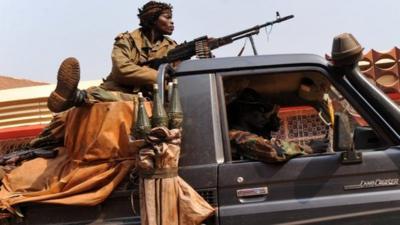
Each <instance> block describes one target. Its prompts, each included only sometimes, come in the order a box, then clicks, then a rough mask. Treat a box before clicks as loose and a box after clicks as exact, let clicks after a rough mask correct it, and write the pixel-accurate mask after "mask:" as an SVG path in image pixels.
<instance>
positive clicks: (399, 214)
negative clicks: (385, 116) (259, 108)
mask: <svg viewBox="0 0 400 225" xmlns="http://www.w3.org/2000/svg"><path fill="white" fill-rule="evenodd" d="M318 73H319V72H318ZM318 73H314V72H312V71H297V72H286V73H282V72H280V73H275V74H274V73H262V74H256V75H254V76H249V75H247V76H245V75H243V76H235V77H234V78H232V77H229V76H228V78H227V79H225V78H223V79H224V80H223V83H224V88H225V89H224V90H225V98H224V99H225V101H227V102H225V104H227V105H229V104H230V102H229V101H231V100H230V96H235V92H237V91H240V89H241V88H240V87H239V88H237V87H232V86H230V85H231V84H230V83H229V82H230V81H232V80H235V79H237V78H238V79H239V78H240V79H244V80H245V81H246V83H247V84H246V88H252V89H254V90H256V91H257V92H259V93H260V94H262V95H264V96H266V97H268V99H270V100H272V101H275V104H279V105H280V106H281V111H282V110H283V111H284V110H286V117H285V115H284V113H285V111H284V112H283V113H281V112H280V116H281V117H283V121H281V130H280V131H279V132H278V133H276V134H275V135H276V136H275V137H276V138H281V139H286V140H289V141H292V142H297V143H300V144H305V145H310V141H311V140H313V139H316V138H317V139H318V138H320V136H319V135H320V134H321V132H320V133H319V131H321V130H322V133H323V132H326V135H325V137H324V138H327V139H328V140H329V147H327V148H326V150H325V151H324V152H322V153H313V154H308V155H304V156H300V157H295V158H293V159H290V160H288V161H287V162H284V163H282V162H280V163H279V162H277V163H265V162H260V161H252V160H248V159H246V158H245V157H243V156H239V157H236V158H235V156H233V158H232V155H231V156H229V155H226V159H227V160H226V161H225V163H223V164H221V165H220V166H219V170H218V198H219V221H220V224H222V225H225V224H229V225H236V224H237V225H239V224H246V225H256V224H257V225H258V224H311V223H321V224H397V223H398V221H399V220H400V186H399V172H398V171H399V166H400V151H399V148H398V147H396V146H393V144H390V143H387V142H386V141H382V140H381V138H380V136H379V132H377V130H376V129H375V128H376V125H375V127H374V128H370V127H368V121H371V119H374V116H373V115H372V116H371V115H368V114H366V113H365V112H366V111H372V108H368V107H370V106H368V104H365V103H363V102H358V103H357V104H356V105H355V106H357V110H358V111H362V112H363V113H362V114H363V115H367V116H366V118H365V120H364V117H363V116H360V115H359V114H358V113H357V111H356V109H355V108H356V107H355V106H354V108H353V107H352V106H353V105H350V104H348V102H349V101H350V100H351V99H349V101H347V100H345V99H343V98H342V97H343V96H349V95H352V94H354V95H355V94H356V93H353V90H352V89H351V88H350V87H349V86H346V84H341V83H335V81H334V80H333V79H332V78H329V77H326V78H327V79H326V80H324V79H325V78H323V77H324V75H323V74H318ZM304 79H310V80H311V81H312V82H313V83H314V84H316V86H315V87H314V86H313V87H311V88H310V89H308V90H309V91H311V92H309V93H301V90H299V88H302V87H301V86H302V80H304ZM327 80H328V81H329V83H326V81H327ZM282 81H285V82H284V84H282ZM236 83H237V82H236ZM327 85H328V86H327ZM235 88H236V89H235ZM304 88H307V87H304ZM337 90H341V92H339V91H337ZM313 91H315V93H312V92H313ZM321 91H322V92H323V93H322V92H321ZM332 91H334V93H333V92H332ZM343 91H344V92H345V93H342V92H343ZM307 94H308V95H307ZM319 94H322V95H321V96H320V97H322V98H321V99H323V98H324V97H325V98H326V99H329V101H330V103H329V107H327V108H331V109H333V111H335V112H340V113H342V114H341V115H342V117H343V116H346V118H348V119H349V121H348V123H345V124H346V126H347V127H348V128H349V129H348V131H350V132H349V135H355V136H358V137H354V139H355V140H354V141H355V142H357V143H354V142H353V141H352V139H351V136H350V137H347V139H349V140H350V142H351V143H350V144H349V145H348V147H352V148H353V149H354V145H357V146H356V147H357V148H358V150H360V149H361V150H360V152H361V155H357V156H360V158H357V159H356V158H354V161H348V160H347V158H346V155H345V154H343V153H344V152H343V150H344V148H343V146H339V145H338V143H334V142H335V141H338V140H335V141H334V140H333V136H334V135H333V134H334V133H335V130H334V129H339V128H338V126H329V124H326V125H327V126H326V127H325V128H326V130H325V131H324V129H325V128H321V129H319V126H321V124H324V123H327V122H328V123H329V121H326V117H325V119H324V116H321V114H322V113H323V112H321V111H323V110H319V108H318V107H317V105H318V104H317V105H316V104H314V103H315V102H314V103H312V101H311V100H313V99H317V97H319V96H317V95H319ZM341 94H343V96H342V95H341ZM307 96H308V97H307ZM335 96H336V97H338V96H339V97H340V98H339V97H338V99H333V98H336V97H335ZM233 99H234V97H233ZM318 99H319V98H318ZM335 101H337V102H335ZM341 101H343V102H341ZM335 104H337V105H335ZM346 104H348V105H346ZM309 107H311V108H312V109H310V108H309ZM360 107H365V108H360ZM359 109H361V110H359ZM304 110H306V111H307V110H310V112H309V113H305V112H304ZM313 110H314V112H312V111H313ZM331 113H332V112H331ZM296 114H297V116H296ZM328 115H329V114H328ZM228 116H229V115H228ZM336 118H337V119H338V118H339V117H336ZM367 118H368V121H367ZM281 119H282V118H281ZM330 122H332V121H330ZM335 122H338V121H335ZM375 122H376V121H375ZM227 123H228V122H227ZM322 126H323V125H322ZM342 126H343V123H342ZM225 129H226V130H225V133H228V129H229V124H228V126H226V127H225ZM335 134H336V135H337V134H338V132H336V133H335ZM339 137H340V138H341V139H340V140H342V141H343V140H344V139H343V138H345V136H344V135H343V134H340V135H339ZM226 138H228V137H226ZM367 139H368V140H370V142H369V143H368V141H365V140H367ZM342 141H338V142H341V143H342ZM383 142H384V143H383ZM231 147H232V146H231ZM232 148H233V147H232ZM232 148H230V149H229V148H227V149H228V152H229V151H231V150H232ZM228 154H229V153H228ZM346 160H347V161H346Z"/></svg>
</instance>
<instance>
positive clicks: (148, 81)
mask: <svg viewBox="0 0 400 225" xmlns="http://www.w3.org/2000/svg"><path fill="white" fill-rule="evenodd" d="M175 46H176V42H175V41H173V40H172V39H170V38H168V37H165V36H164V39H162V40H161V41H158V42H157V43H155V44H151V42H150V41H149V40H148V39H147V38H146V37H145V36H144V34H143V33H142V31H141V30H140V29H137V30H134V31H133V32H131V33H128V32H125V33H122V34H120V35H118V36H117V37H116V38H115V43H114V47H113V51H112V55H111V56H112V57H111V58H112V70H111V73H110V75H108V77H107V78H106V79H105V80H104V82H103V83H102V84H101V85H100V86H99V87H90V88H88V89H86V90H84V91H85V92H86V97H85V99H84V102H85V104H89V105H90V104H93V103H96V102H113V101H132V100H133V101H135V102H137V99H136V98H137V96H136V95H135V94H133V93H135V92H138V91H143V92H146V90H147V91H150V90H151V85H152V84H154V83H156V80H157V71H156V70H155V69H152V68H150V67H148V66H141V65H139V64H142V63H144V62H146V61H149V60H152V59H155V58H162V57H164V56H166V55H167V53H168V51H169V50H171V49H173V48H175ZM62 114H63V113H62ZM64 123H65V117H64V116H63V115H58V116H55V117H54V118H53V120H52V121H51V122H50V124H49V125H48V126H47V127H46V128H45V129H44V130H43V132H42V133H41V134H40V135H39V136H38V137H37V138H35V139H34V140H32V141H31V147H35V148H37V147H55V146H60V145H62V143H63V140H62V138H63V135H64V133H63V128H64V126H65V124H64Z"/></svg>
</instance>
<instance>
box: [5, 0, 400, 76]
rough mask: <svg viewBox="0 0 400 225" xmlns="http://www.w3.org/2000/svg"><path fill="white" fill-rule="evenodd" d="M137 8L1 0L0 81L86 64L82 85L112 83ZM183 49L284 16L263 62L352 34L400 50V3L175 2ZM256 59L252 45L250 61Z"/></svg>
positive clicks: (264, 45) (105, 1)
mask: <svg viewBox="0 0 400 225" xmlns="http://www.w3.org/2000/svg"><path fill="white" fill-rule="evenodd" d="M146 2H147V1H142V0H140V1H138V0H136V1H135V0H114V1H110V0H0V75H8V76H14V77H19V78H26V79H31V80H37V81H46V82H55V80H56V72H57V69H58V66H59V64H60V62H61V61H62V60H63V59H64V58H66V57H69V56H74V57H76V58H78V59H79V60H80V62H81V71H82V74H81V79H82V80H94V79H101V78H103V77H106V76H107V74H108V73H109V71H110V68H111V60H110V53H111V49H112V44H113V41H114V37H115V36H116V35H117V34H118V33H120V32H124V31H127V30H129V31H131V30H133V29H135V28H137V27H138V19H137V16H136V15H137V9H138V8H139V7H141V6H142V5H143V4H144V3H146ZM167 2H169V3H171V4H172V5H173V6H174V14H173V15H174V22H175V27H176V29H175V32H174V34H173V35H172V38H173V39H175V40H176V41H177V42H178V43H179V42H182V41H184V40H191V39H194V38H196V37H199V36H203V35H209V36H212V37H219V36H223V35H227V34H229V33H233V32H236V31H239V30H242V29H245V28H248V27H251V26H254V25H256V24H262V23H265V22H267V21H270V20H273V19H275V11H279V12H280V14H281V16H286V15H289V14H294V15H295V18H294V19H292V20H289V21H287V22H284V23H281V24H277V25H275V26H274V27H273V29H272V32H271V33H270V35H269V38H267V35H266V32H265V30H261V32H260V34H259V35H258V36H256V37H255V42H256V46H257V49H258V52H259V54H278V53H315V54H319V55H323V54H325V53H328V52H329V51H330V48H331V41H332V38H333V37H334V36H335V35H337V34H340V33H342V32H351V33H353V34H354V36H355V37H356V38H357V39H358V40H359V42H360V43H361V44H362V45H364V47H365V48H366V50H368V49H370V48H374V49H376V50H378V51H386V50H388V49H390V48H392V47H393V46H400V44H399V42H400V28H399V24H400V1H395V0H379V1H377V0H303V1H300V0H275V1H273V0H247V1H244V0H198V1H194V0H179V1H178V0H171V1H167ZM243 43H244V41H238V42H237V43H234V44H231V45H229V46H225V47H222V48H220V49H218V50H217V51H214V54H215V55H216V56H217V57H223V56H234V55H237V53H238V52H239V50H240V48H241V47H242V45H243ZM250 54H252V51H251V46H250V43H247V48H246V51H245V55H250Z"/></svg>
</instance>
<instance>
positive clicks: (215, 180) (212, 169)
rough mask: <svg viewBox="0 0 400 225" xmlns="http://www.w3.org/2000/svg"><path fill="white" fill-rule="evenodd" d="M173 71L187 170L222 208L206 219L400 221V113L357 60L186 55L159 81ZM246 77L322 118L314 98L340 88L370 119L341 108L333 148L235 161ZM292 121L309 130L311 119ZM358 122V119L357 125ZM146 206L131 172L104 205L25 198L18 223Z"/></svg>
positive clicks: (286, 104) (81, 218)
mask: <svg viewBox="0 0 400 225" xmlns="http://www.w3.org/2000/svg"><path fill="white" fill-rule="evenodd" d="M170 77H177V78H178V80H179V91H180V95H181V101H182V108H183V111H184V126H183V143H182V155H181V158H180V167H179V174H180V176H181V177H182V178H183V179H184V180H186V181H187V182H188V183H189V184H190V185H191V186H192V187H194V189H195V190H197V191H198V193H199V194H200V195H202V196H203V197H204V198H205V199H206V200H207V201H208V202H209V203H210V204H211V205H213V206H214V207H216V213H215V215H214V216H213V217H212V218H209V219H208V220H207V221H205V222H204V223H205V224H214V225H228V224H229V225H244V224H245V225H259V224H312V223H323V224H398V223H399V222H398V221H400V186H399V178H400V175H399V171H400V168H399V167H400V148H399V147H398V145H399V144H400V111H399V109H398V106H397V105H396V104H395V103H394V102H392V100H390V98H388V97H387V96H386V95H385V94H384V93H383V92H382V91H381V90H380V89H379V88H377V87H376V86H375V85H373V84H372V83H370V82H369V81H368V80H367V79H366V78H365V77H364V76H363V75H362V74H361V73H360V71H359V70H358V68H357V67H354V68H350V69H349V68H340V67H337V66H336V67H335V66H332V64H331V63H330V62H329V61H327V60H326V59H325V58H323V57H320V56H317V55H312V54H282V55H259V56H243V57H227V58H210V59H198V60H188V61H184V62H182V63H181V64H180V65H179V66H178V68H177V69H176V70H172V69H170V68H169V67H168V66H167V65H162V66H161V67H160V69H159V81H158V83H159V86H160V87H163V84H165V79H169V78H170ZM304 79H307V80H308V81H311V83H313V85H315V86H314V87H313V88H310V89H307V88H306V90H305V91H307V92H309V93H308V96H311V97H310V98H307V97H304V96H303V95H301V94H299V93H300V91H299V89H301V86H302V81H303V80H304ZM235 80H236V82H235ZM243 81H245V82H243ZM228 84H229V88H230V89H231V90H228V89H229V88H228ZM244 84H245V85H246V87H251V88H253V89H255V90H257V91H258V92H259V93H260V94H262V95H264V96H267V97H269V98H270V99H271V100H273V101H275V103H276V104H279V105H280V106H281V107H282V108H293V109H294V108H299V107H300V108H301V107H311V108H313V109H315V111H316V113H317V115H318V112H319V110H320V109H318V108H317V107H315V104H312V103H313V99H314V100H315V99H319V97H320V96H319V95H321V94H322V95H325V94H327V93H321V91H323V92H331V91H332V89H335V94H336V96H340V98H341V99H342V100H343V99H344V100H346V102H347V103H348V105H347V106H348V107H347V110H348V109H349V107H350V106H351V111H355V112H357V115H358V116H360V117H361V118H362V120H363V121H364V124H363V125H362V126H361V125H359V126H358V125H357V123H356V122H354V121H353V122H351V121H350V122H349V120H351V119H352V117H353V116H351V115H352V114H348V115H350V117H348V116H347V117H346V116H344V115H346V113H343V112H344V111H343V112H342V113H336V114H335V120H334V123H333V125H332V121H331V122H329V121H325V122H324V124H325V123H326V126H328V127H329V129H328V130H329V132H328V133H331V135H327V137H328V138H329V141H330V145H331V147H329V149H328V150H327V151H326V152H322V153H314V154H310V155H306V156H299V157H295V158H293V159H291V160H289V161H287V162H285V163H263V162H258V161H251V160H246V159H243V158H235V157H233V156H232V153H231V151H232V147H231V144H230V140H229V136H228V131H229V124H228V119H227V117H228V115H227V110H226V105H227V104H228V103H229V100H228V99H229V98H228V97H229V96H228V95H229V91H231V92H232V90H233V93H234V92H235V90H238V89H240V88H236V89H235V88H234V87H235V85H236V86H239V87H240V86H241V85H244ZM313 91H315V92H316V93H317V94H315V93H312V92H313ZM161 93H163V92H161ZM302 96H303V97H302ZM313 96H314V97H313ZM315 96H318V98H315ZM345 108H346V107H345ZM335 110H336V109H335ZM316 118H323V117H322V116H320V117H319V116H317V117H316ZM346 118H347V120H346ZM292 119H293V118H292ZM321 120H322V119H321ZM293 123H295V124H296V126H297V127H299V126H300V127H301V126H303V127H304V126H305V123H307V120H306V119H304V118H303V119H298V120H295V121H294V122H293V121H292V122H291V124H292V125H293ZM350 123H352V124H356V125H355V126H351V127H352V128H351V130H350V132H349V129H347V131H346V129H344V128H346V127H349V126H348V124H350ZM289 125H290V124H289ZM314 126H316V125H314ZM318 126H319V125H318ZM287 129H289V130H286V131H285V132H292V133H293V127H290V126H289V128H287ZM296 129H297V128H296ZM299 129H300V128H299ZM308 129H311V130H313V127H312V126H311V128H310V127H309V128H308ZM314 130H315V129H314ZM311 136H312V135H311ZM345 140H347V141H345ZM138 209H139V201H138V190H137V187H136V186H135V185H134V182H133V184H132V182H129V178H127V182H125V183H124V184H121V185H120V187H118V188H117V189H116V190H115V191H114V192H113V194H112V195H111V196H110V197H109V198H108V199H107V200H106V201H104V202H103V203H102V204H100V205H97V206H93V207H78V206H60V205H51V204H34V203H29V204H23V205H20V210H21V212H22V213H23V215H24V218H22V219H15V220H14V221H12V223H13V224H53V225H54V224H75V225H76V224H140V216H139V213H138Z"/></svg>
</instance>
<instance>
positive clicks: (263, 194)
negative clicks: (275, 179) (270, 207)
mask: <svg viewBox="0 0 400 225" xmlns="http://www.w3.org/2000/svg"><path fill="white" fill-rule="evenodd" d="M267 195H268V187H258V188H246V189H238V190H236V197H237V198H238V199H239V201H240V202H241V203H250V202H261V201H265V200H266V199H267Z"/></svg>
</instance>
